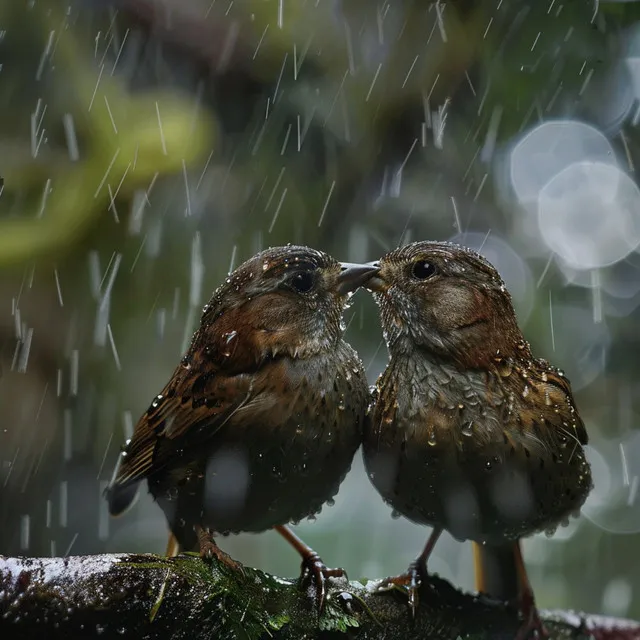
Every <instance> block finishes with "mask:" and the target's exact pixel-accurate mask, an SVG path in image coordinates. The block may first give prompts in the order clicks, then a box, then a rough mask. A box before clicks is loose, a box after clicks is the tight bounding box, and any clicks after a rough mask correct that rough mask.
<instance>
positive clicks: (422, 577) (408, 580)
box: [378, 529, 442, 617]
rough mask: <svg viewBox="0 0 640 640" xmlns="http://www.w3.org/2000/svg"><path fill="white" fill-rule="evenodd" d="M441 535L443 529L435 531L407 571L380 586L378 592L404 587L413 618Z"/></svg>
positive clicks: (388, 579)
mask: <svg viewBox="0 0 640 640" xmlns="http://www.w3.org/2000/svg"><path fill="white" fill-rule="evenodd" d="M441 534H442V529H434V530H433V531H432V532H431V535H430V536H429V539H428V540H427V544H425V545H424V549H423V550H422V553H421V554H420V555H419V556H418V557H417V558H416V559H415V560H414V561H413V562H412V563H411V564H410V565H409V568H408V569H407V571H406V572H405V573H403V574H402V575H399V576H396V577H394V578H387V579H386V580H383V581H382V582H381V583H380V585H379V586H378V590H380V591H388V590H389V587H402V588H403V589H406V591H407V594H408V596H409V607H410V608H411V615H412V616H413V617H415V615H416V612H417V610H418V592H419V590H420V586H421V585H422V583H423V581H426V580H427V579H428V577H429V573H428V571H427V561H428V560H429V556H430V555H431V553H432V552H433V548H434V547H435V546H436V542H438V538H439V537H440V535H441Z"/></svg>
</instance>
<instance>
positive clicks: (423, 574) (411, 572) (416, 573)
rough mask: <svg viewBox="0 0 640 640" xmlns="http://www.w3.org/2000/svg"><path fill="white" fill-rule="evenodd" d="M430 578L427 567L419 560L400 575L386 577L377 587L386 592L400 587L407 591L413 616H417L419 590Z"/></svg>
mask: <svg viewBox="0 0 640 640" xmlns="http://www.w3.org/2000/svg"><path fill="white" fill-rule="evenodd" d="M427 578H428V574H427V570H426V567H424V566H423V565H422V563H421V562H420V561H419V560H416V561H414V562H412V563H411V564H410V565H409V568H408V569H407V571H406V572H405V573H403V574H401V575H399V576H395V577H393V578H386V579H384V580H383V581H382V582H381V583H380V584H379V585H378V586H377V588H376V591H379V592H385V591H390V590H391V589H397V588H400V589H402V590H403V591H405V592H406V594H407V597H408V599H409V608H410V609H411V616H412V617H413V618H415V617H416V613H417V611H418V603H419V600H420V599H419V592H420V587H421V586H422V583H423V582H426V581H427Z"/></svg>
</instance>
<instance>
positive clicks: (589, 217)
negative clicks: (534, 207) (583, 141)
mask: <svg viewBox="0 0 640 640" xmlns="http://www.w3.org/2000/svg"><path fill="white" fill-rule="evenodd" d="M538 225H539V228H540V233H541V234H542V238H543V239H544V241H545V243H546V244H547V246H548V247H549V248H550V249H551V250H552V251H554V253H556V254H557V255H558V256H559V257H560V258H562V259H563V260H564V261H565V262H567V263H568V264H569V265H571V266H572V267H575V268H576V269H595V268H599V267H606V266H609V265H612V264H615V263H616V262H618V261H619V260H622V259H623V258H625V257H626V256H627V255H629V253H631V252H632V251H634V250H635V249H636V248H637V247H638V245H640V189H638V186H637V185H636V183H635V182H634V181H633V180H632V179H631V178H629V176H627V175H626V174H625V173H623V172H622V171H621V170H620V169H618V168H617V167H614V166H612V165H610V164H604V163H602V162H591V161H588V162H576V163H574V164H572V165H570V166H568V167H567V168H566V169H564V170H563V171H561V172H560V173H559V174H557V175H556V176H555V177H554V178H552V179H551V180H550V181H549V182H548V183H547V184H546V185H545V186H544V188H543V189H542V190H541V192H540V196H539V200H538Z"/></svg>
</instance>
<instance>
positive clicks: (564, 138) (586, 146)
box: [509, 120, 617, 204]
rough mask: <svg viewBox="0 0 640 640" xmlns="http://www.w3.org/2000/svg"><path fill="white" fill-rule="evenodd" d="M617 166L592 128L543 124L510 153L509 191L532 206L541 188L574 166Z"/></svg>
mask: <svg viewBox="0 0 640 640" xmlns="http://www.w3.org/2000/svg"><path fill="white" fill-rule="evenodd" d="M584 161H592V162H602V163H605V164H610V165H613V166H616V165H617V161H616V157H615V154H614V149H613V147H612V146H611V143H610V142H609V140H607V138H606V136H605V135H604V134H603V133H602V132H601V131H598V129H596V128H595V127H593V126H591V125H588V124H585V123H584V122H577V121H574V120H552V121H549V122H543V123H542V124H539V125H538V126H537V127H535V128H533V129H532V130H531V131H529V132H528V133H527V134H525V135H524V136H523V137H522V138H521V139H520V140H519V141H518V142H517V143H516V144H515V146H514V147H513V150H512V151H511V157H510V163H509V173H510V178H511V187H512V188H513V190H514V192H515V195H516V197H517V199H518V200H519V201H520V202H521V203H523V204H532V203H533V204H535V203H536V202H537V200H538V196H539V194H540V191H541V190H542V189H543V187H544V186H545V185H546V184H547V183H548V182H549V181H550V180H552V179H553V178H554V177H555V176H557V175H558V174H559V173H560V172H561V171H563V170H564V169H566V168H567V167H568V166H570V165H572V164H574V163H576V162H584Z"/></svg>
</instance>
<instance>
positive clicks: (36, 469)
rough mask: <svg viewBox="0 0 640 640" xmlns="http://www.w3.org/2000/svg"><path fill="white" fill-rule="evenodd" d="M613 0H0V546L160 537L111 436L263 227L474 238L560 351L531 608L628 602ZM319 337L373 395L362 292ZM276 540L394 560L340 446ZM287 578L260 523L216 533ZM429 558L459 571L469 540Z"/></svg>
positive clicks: (635, 571)
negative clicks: (331, 477)
mask: <svg viewBox="0 0 640 640" xmlns="http://www.w3.org/2000/svg"><path fill="white" fill-rule="evenodd" d="M639 121H640V2H632V1H629V2H622V1H621V2H604V1H602V0H601V1H600V2H597V1H594V2H589V1H586V0H452V1H449V2H437V3H435V2H427V1H426V0H422V1H421V0H413V1H410V0H405V1H403V0H394V1H382V0H111V1H110V2H109V1H107V0H77V1H76V2H72V3H70V4H69V3H65V2H59V1H57V0H28V1H27V0H0V176H1V177H2V182H1V183H0V518H1V522H2V526H0V553H2V554H21V555H44V556H47V555H56V556H60V555H66V554H90V553H102V552H126V551H149V552H163V551H164V548H165V544H166V539H167V538H166V526H165V521H164V517H163V515H162V513H161V511H160V509H159V508H157V507H156V506H155V505H154V504H153V502H152V501H151V500H150V499H149V498H148V496H144V498H143V499H141V500H140V501H139V502H138V503H137V505H136V507H135V508H134V510H132V511H131V512H129V513H128V514H127V515H126V516H124V517H122V518H120V519H118V520H110V519H109V517H108V515H107V510H106V504H105V502H104V501H103V500H102V498H101V494H102V491H103V490H104V488H105V486H106V483H107V482H108V480H109V478H110V476H111V473H112V468H113V465H114V462H115V460H116V457H117V454H118V450H119V447H120V445H121V444H122V442H123V441H124V440H125V439H126V438H128V437H129V436H130V435H131V432H132V429H133V425H134V424H135V422H136V420H137V418H138V416H139V415H140V414H141V413H142V412H143V411H144V410H146V408H147V407H148V405H149V402H150V401H151V399H152V398H153V397H154V396H155V395H156V394H157V393H158V391H159V390H160V389H161V388H162V386H163V385H164V383H165V382H166V380H167V379H168V377H169V375H170V374H171V372H172V371H173V368H174V367H175V365H176V364H177V362H178V360H179V358H180V356H181V354H182V352H183V351H184V350H185V348H186V346H187V344H188V341H189V339H190V337H191V334H192V332H193V331H194V329H195V327H196V325H197V322H198V320H199V316H200V312H201V308H202V306H203V305H204V303H205V302H206V301H207V299H208V297H209V296H210V294H211V292H212V291H213V289H214V288H215V287H216V286H217V285H218V284H219V283H220V282H221V281H222V280H223V279H224V278H225V277H226V274H227V272H228V271H229V270H231V269H233V268H234V267H235V266H237V265H238V264H239V263H240V262H242V261H243V260H245V259H247V258H248V257H250V256H251V255H252V254H253V253H255V252H256V251H258V250H260V249H263V248H266V247H267V246H269V245H279V244H284V243H287V242H296V243H304V244H309V245H312V246H314V247H317V248H320V249H323V250H326V251H329V252H331V253H333V254H334V255H335V256H336V257H338V258H340V259H342V260H350V261H366V260H372V259H375V258H377V257H379V256H380V255H381V254H382V253H384V252H386V251H387V250H389V249H391V248H393V247H395V246H397V245H399V244H402V243H406V242H409V241H411V240H416V239H438V240H445V239H453V240H455V241H457V242H460V243H462V244H465V245H467V246H470V247H473V248H475V249H478V250H480V251H481V252H482V253H483V254H484V255H486V256H487V258H489V260H491V261H492V262H493V263H494V264H495V265H496V266H497V268H498V269H499V271H500V272H501V274H502V276H503V277H504V279H505V280H506V282H507V285H508V287H509V288H510V290H511V292H512V294H513V297H514V301H515V305H516V310H517V312H518V316H519V319H520V322H521V324H522V325H523V328H524V329H525V335H526V337H527V338H528V339H529V340H530V341H531V343H532V346H533V347H534V351H535V352H536V353H537V354H538V355H540V356H543V357H546V358H548V359H549V360H551V361H552V362H553V363H555V364H556V365H557V366H560V367H561V368H563V369H564V370H565V372H566V374H567V376H568V377H569V378H570V380H571V382H572V384H573V389H574V391H575V394H576V400H577V403H578V406H579V408H580V410H581V413H582V416H583V418H584V420H585V423H586V425H587V428H588V431H589V434H590V437H591V446H590V447H589V458H590V461H591V463H592V466H593V472H594V480H595V489H594V491H593V492H592V494H591V496H590V498H589V500H588V502H587V504H586V505H585V507H584V508H583V510H582V514H581V516H580V518H579V519H574V520H572V521H571V522H570V523H569V525H568V526H567V527H564V528H561V529H559V530H558V531H557V532H556V534H555V535H554V536H553V537H545V536H536V537H534V538H531V539H528V540H526V542H525V545H524V549H525V557H526V560H527V562H528V566H529V570H530V575H531V579H532V581H533V584H534V587H535V588H536V594H537V598H538V602H539V604H540V605H541V606H543V607H560V608H569V607H571V608H579V609H584V610H587V611H590V612H594V613H596V612H602V613H606V614H613V615H621V616H629V617H635V618H636V619H637V618H640V598H638V595H637V594H638V593H639V590H640V571H639V569H640V554H639V553H638V548H639V545H640V497H638V489H639V486H638V484H639V482H640V480H639V477H640V431H639V430H638V428H637V427H638V417H639V414H640V384H639V382H640V377H639V373H640V372H639V367H638V360H639V356H640V331H639V329H638V322H639V321H640V254H639V249H638V247H639V245H640V190H639V188H638V184H637V183H638V179H637V172H636V167H637V164H638V162H640V129H639V128H638V122H639ZM346 321H347V324H348V331H347V339H348V340H349V341H350V342H351V343H352V344H353V345H354V346H355V347H356V348H357V349H358V350H359V352H360V354H361V356H362V359H363V362H364V364H365V366H366V367H367V372H368V377H369V381H370V382H371V383H373V382H374V381H375V379H376V377H377V375H378V374H379V373H380V371H381V370H382V369H383V368H384V366H385V364H386V359H387V353H386V349H385V347H384V344H383V343H382V341H381V333H380V326H379V322H378V319H377V314H376V310H375V306H374V305H373V303H372V302H371V301H370V300H369V299H368V298H367V296H366V294H363V293H359V294H358V295H357V296H356V301H355V304H354V305H353V306H352V307H351V308H350V309H349V310H348V311H347V316H346ZM297 530H298V532H299V533H300V534H301V535H302V536H303V537H304V538H305V540H307V541H308V542H309V543H310V544H311V545H313V546H314V547H315V548H316V549H317V550H318V551H319V552H320V554H321V555H322V556H323V558H324V560H325V561H326V562H327V564H328V565H329V566H343V567H345V568H346V569H347V571H348V573H349V575H350V577H352V578H359V577H370V578H375V577H382V576H384V575H388V574H392V573H397V572H399V571H401V570H404V569H405V568H406V566H407V564H408V562H409V561H410V560H411V559H412V558H413V557H414V556H415V555H416V554H417V553H418V551H419V550H420V549H421V547H422V545H423V543H424V541H425V539H426V537H427V535H428V533H429V531H428V530H427V529H426V528H422V527H419V526H416V525H412V524H410V523H409V522H407V521H405V520H403V519H392V517H391V512H390V509H389V508H387V507H386V506H385V505H384V504H383V503H382V501H381V500H380V498H379V497H378V494H377V493H376V492H375V491H374V489H373V488H372V486H370V484H369V481H368V479H367V477H366V475H365V473H364V471H363V467H362V463H361V459H360V454H357V456H356V459H355V462H354V465H353V469H352V473H351V474H350V475H349V477H348V478H347V480H346V481H345V483H344V484H343V486H342V488H341V491H340V494H339V496H338V498H337V500H336V503H335V505H334V506H332V507H325V509H324V510H323V511H322V513H321V514H320V515H319V516H318V517H317V519H316V520H315V521H313V522H306V521H305V522H304V523H301V524H300V525H299V526H298V527H297ZM221 546H222V547H223V548H224V549H225V550H227V551H228V552H230V553H231V554H232V555H233V556H235V557H237V558H238V559H240V560H242V561H243V562H245V563H247V564H249V565H251V566H256V567H259V568H261V569H264V570H267V571H272V572H277V573H279V574H281V575H285V576H295V575H297V574H298V569H299V562H298V557H297V556H296V555H295V553H294V552H293V551H292V550H291V549H290V548H289V547H288V546H287V545H286V543H285V542H284V541H283V540H282V539H281V538H280V537H279V536H278V535H276V534H275V533H273V532H267V533H264V534H261V535H243V536H236V537H231V538H226V539H223V540H222V541H221ZM430 568H431V569H432V570H433V571H436V572H438V573H440V574H441V575H442V576H444V577H446V578H448V579H450V580H451V581H453V582H454V584H456V585H459V586H461V587H463V588H466V589H471V588H473V572H472V557H471V547H470V545H469V544H464V545H463V544H460V543H457V542H455V541H454V540H453V539H451V538H449V537H446V536H445V537H444V538H443V539H442V540H441V542H440V543H439V544H438V546H437V548H436V551H435V555H434V557H433V558H432V560H431V562H430Z"/></svg>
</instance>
